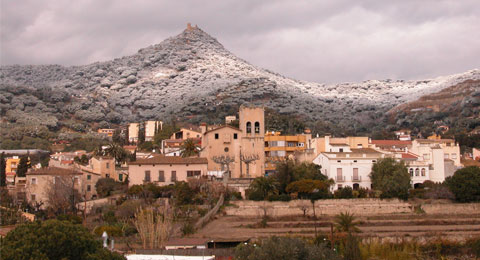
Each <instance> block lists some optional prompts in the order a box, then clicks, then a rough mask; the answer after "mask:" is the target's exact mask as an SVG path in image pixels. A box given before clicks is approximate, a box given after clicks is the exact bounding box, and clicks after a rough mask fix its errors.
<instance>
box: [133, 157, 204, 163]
mask: <svg viewBox="0 0 480 260" xmlns="http://www.w3.org/2000/svg"><path fill="white" fill-rule="evenodd" d="M207 163H208V161H207V158H204V157H187V158H183V157H180V156H163V155H160V156H155V157H153V158H148V159H139V160H136V161H135V162H130V163H128V164H129V165H141V164H207Z"/></svg>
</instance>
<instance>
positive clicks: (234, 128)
mask: <svg viewBox="0 0 480 260" xmlns="http://www.w3.org/2000/svg"><path fill="white" fill-rule="evenodd" d="M225 127H228V128H231V129H233V130H236V131H239V132H241V131H242V130H240V129H238V128H236V127H233V126H231V125H224V126H220V127H217V128H215V129H212V130H208V131H207V132H205V133H204V134H203V135H206V134H208V133H210V132H213V131H216V130H219V129H222V128H225Z"/></svg>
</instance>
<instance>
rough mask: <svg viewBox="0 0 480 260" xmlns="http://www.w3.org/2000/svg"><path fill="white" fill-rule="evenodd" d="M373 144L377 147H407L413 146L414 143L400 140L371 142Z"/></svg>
mask: <svg viewBox="0 0 480 260" xmlns="http://www.w3.org/2000/svg"><path fill="white" fill-rule="evenodd" d="M370 143H371V144H374V145H377V146H407V145H411V144H412V141H400V140H371V141H370Z"/></svg>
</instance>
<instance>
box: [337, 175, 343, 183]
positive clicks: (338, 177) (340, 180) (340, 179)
mask: <svg viewBox="0 0 480 260" xmlns="http://www.w3.org/2000/svg"><path fill="white" fill-rule="evenodd" d="M335 181H336V182H345V176H335Z"/></svg>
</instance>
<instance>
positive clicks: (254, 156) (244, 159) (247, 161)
mask: <svg viewBox="0 0 480 260" xmlns="http://www.w3.org/2000/svg"><path fill="white" fill-rule="evenodd" d="M259 159H260V156H258V154H252V155H244V154H242V155H241V156H240V160H241V161H242V162H243V163H245V166H246V167H247V177H250V164H251V163H252V162H254V161H256V160H259Z"/></svg>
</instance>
